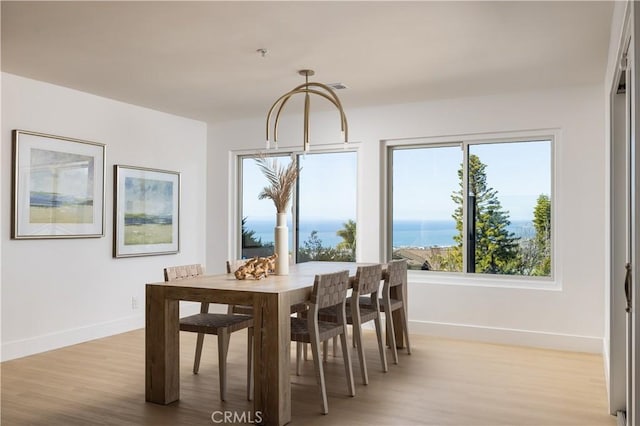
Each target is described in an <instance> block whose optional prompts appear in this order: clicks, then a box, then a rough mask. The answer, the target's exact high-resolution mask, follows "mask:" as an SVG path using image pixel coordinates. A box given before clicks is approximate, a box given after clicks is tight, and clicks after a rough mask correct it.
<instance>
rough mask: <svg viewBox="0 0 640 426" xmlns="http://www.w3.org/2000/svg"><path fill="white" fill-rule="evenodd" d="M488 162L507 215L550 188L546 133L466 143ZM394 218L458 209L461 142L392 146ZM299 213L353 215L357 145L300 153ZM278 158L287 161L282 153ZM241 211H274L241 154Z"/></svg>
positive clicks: (442, 216) (255, 215) (434, 216)
mask: <svg viewBox="0 0 640 426" xmlns="http://www.w3.org/2000/svg"><path fill="white" fill-rule="evenodd" d="M470 153H471V154H476V155H478V156H479V157H480V159H481V161H482V162H483V163H485V164H486V165H487V169H486V172H487V182H488V185H489V186H490V187H493V188H494V189H496V190H497V191H498V197H499V199H500V201H501V203H502V206H503V208H504V209H505V210H508V211H509V213H510V218H511V220H528V219H531V218H532V215H533V208H534V206H535V203H536V200H537V198H538V196H539V195H540V194H548V195H550V194H551V143H550V142H549V141H542V142H541V141H537V142H518V143H508V144H506V143H505V144H479V145H471V146H470ZM393 155H394V157H393V161H394V177H393V179H394V188H393V191H394V219H395V220H449V219H451V214H452V213H453V210H454V209H455V205H454V203H453V201H452V200H451V194H452V193H453V192H454V191H457V190H458V189H459V179H458V175H457V171H458V169H459V167H460V164H461V162H462V150H461V148H460V147H459V146H452V147H439V148H420V149H397V150H395V151H394V154H393ZM300 158H301V160H300V161H301V165H302V172H301V183H300V185H301V194H300V218H301V220H310V221H311V220H315V219H317V218H337V219H341V220H346V219H349V218H353V219H355V215H356V189H357V188H356V187H357V164H356V161H357V157H356V153H355V152H338V153H331V154H314V153H309V154H307V155H306V156H301V157H300ZM280 161H282V164H287V163H288V162H289V161H290V158H289V157H281V158H280ZM243 174H244V186H243V206H244V208H243V211H244V212H243V215H244V216H249V217H250V219H253V220H255V219H272V218H274V217H275V212H276V211H275V207H274V206H273V202H272V201H271V200H258V193H259V192H260V191H261V190H262V188H263V187H264V185H265V182H266V181H265V179H264V177H263V176H262V173H261V172H260V170H259V169H258V168H257V167H256V166H255V162H254V161H253V160H252V159H245V160H244V161H243Z"/></svg>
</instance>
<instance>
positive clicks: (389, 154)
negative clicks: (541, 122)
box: [380, 128, 562, 290]
mask: <svg viewBox="0 0 640 426" xmlns="http://www.w3.org/2000/svg"><path fill="white" fill-rule="evenodd" d="M560 137H561V130H560V129H555V128H554V129H538V130H525V131H509V132H493V133H470V134H459V135H451V136H434V137H416V138H403V139H386V140H382V141H381V148H380V151H381V152H380V159H381V161H380V167H381V169H380V174H381V221H382V223H381V229H383V230H384V232H383V235H382V238H381V241H380V244H381V245H380V257H381V259H383V261H385V262H388V261H389V260H390V259H391V258H392V251H393V249H392V244H391V243H392V235H393V223H392V220H393V151H394V150H398V149H411V148H416V149H419V148H439V147H452V146H455V147H460V149H461V151H462V165H463V188H462V191H463V194H466V193H467V192H468V191H467V184H468V176H467V174H468V158H469V147H470V146H473V145H487V144H504V143H518V142H534V141H547V140H548V141H550V159H549V161H550V164H549V166H550V172H551V173H550V174H551V176H550V179H551V187H550V191H551V194H549V199H550V200H551V206H552V209H551V229H552V232H551V275H550V276H548V277H538V276H523V275H501V274H483V273H475V272H467V255H466V253H465V250H466V238H465V240H464V241H465V242H464V243H463V244H464V245H463V265H462V271H461V272H445V271H418V270H410V271H409V274H410V277H411V281H416V282H424V283H437V284H453V285H472V286H487V287H515V288H531V289H545V290H560V289H561V288H562V285H561V282H560V277H561V276H562V273H561V261H560V252H559V250H558V241H559V240H560V239H559V235H560V234H561V230H560V229H558V225H557V224H558V221H557V214H558V210H559V208H558V206H559V204H558V200H559V197H558V179H557V173H556V164H557V159H556V156H557V144H558V141H559V139H560ZM466 202H467V198H466V197H463V206H462V214H463V223H462V225H463V231H462V232H463V235H467V233H468V229H467V227H468V214H467V204H466Z"/></svg>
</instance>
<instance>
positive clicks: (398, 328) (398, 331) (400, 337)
mask: <svg viewBox="0 0 640 426" xmlns="http://www.w3.org/2000/svg"><path fill="white" fill-rule="evenodd" d="M389 294H390V296H391V298H392V299H400V300H401V299H403V297H402V292H401V291H400V286H395V287H391V288H390V289H389ZM405 309H406V307H405ZM391 320H392V321H393V334H394V335H395V336H396V348H398V349H402V348H404V333H403V332H402V330H403V326H402V316H401V315H400V311H398V310H396V311H393V312H392V313H391ZM387 344H388V342H387Z"/></svg>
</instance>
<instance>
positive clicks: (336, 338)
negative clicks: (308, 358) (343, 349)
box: [332, 336, 338, 358]
mask: <svg viewBox="0 0 640 426" xmlns="http://www.w3.org/2000/svg"><path fill="white" fill-rule="evenodd" d="M332 343H333V357H334V358H335V357H336V346H338V336H334V337H333V342H332Z"/></svg>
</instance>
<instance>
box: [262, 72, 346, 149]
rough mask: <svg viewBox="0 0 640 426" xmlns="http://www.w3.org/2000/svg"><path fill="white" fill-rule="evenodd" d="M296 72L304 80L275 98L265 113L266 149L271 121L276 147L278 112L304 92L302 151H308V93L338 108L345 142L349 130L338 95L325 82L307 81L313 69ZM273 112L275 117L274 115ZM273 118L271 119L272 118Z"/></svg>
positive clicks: (269, 143)
mask: <svg viewBox="0 0 640 426" xmlns="http://www.w3.org/2000/svg"><path fill="white" fill-rule="evenodd" d="M298 74H300V75H302V76H304V78H305V82H304V84H301V85H299V86H297V87H295V88H293V89H292V90H291V91H289V92H287V93H285V94H284V95H282V96H280V97H279V98H278V100H276V101H275V102H274V103H273V105H272V106H271V108H269V112H268V113H267V138H266V141H267V149H269V148H270V146H271V141H270V136H269V135H270V133H269V129H270V128H271V122H272V121H273V144H274V147H275V148H277V147H278V123H279V121H280V114H281V113H282V109H283V108H284V106H285V105H286V104H287V102H288V101H289V99H291V97H292V96H293V95H297V94H298V93H303V94H304V136H303V150H304V152H307V151H309V109H310V104H311V99H310V96H309V95H318V96H322V97H323V98H325V99H327V100H328V101H329V102H331V103H332V104H333V106H335V107H336V108H337V109H338V112H339V113H340V129H341V130H342V134H343V137H344V143H347V141H348V138H349V131H348V127H347V117H346V115H345V114H344V110H343V109H342V104H341V103H340V99H339V98H338V95H336V93H335V92H334V91H333V89H331V87H329V86H327V85H326V84H322V83H316V82H309V77H310V76H313V75H314V74H315V72H314V71H313V70H300V71H298ZM274 113H275V117H274ZM272 118H273V120H272Z"/></svg>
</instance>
